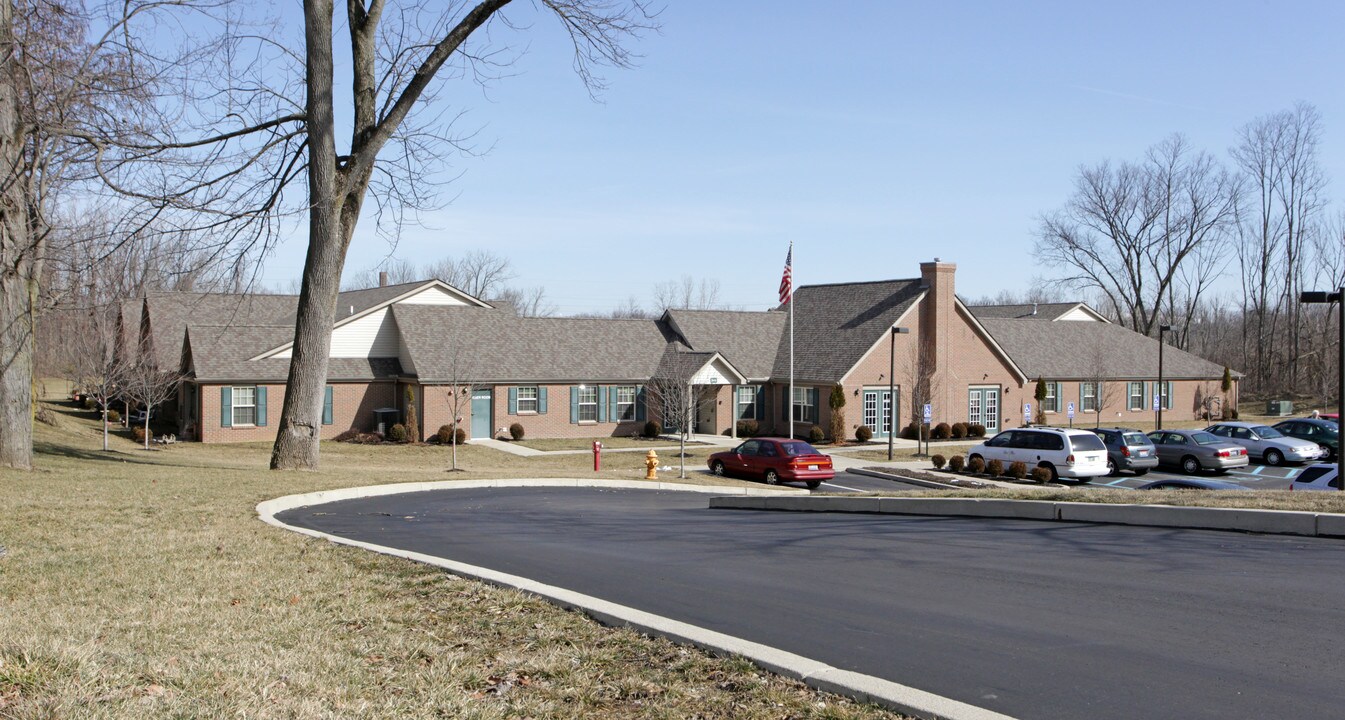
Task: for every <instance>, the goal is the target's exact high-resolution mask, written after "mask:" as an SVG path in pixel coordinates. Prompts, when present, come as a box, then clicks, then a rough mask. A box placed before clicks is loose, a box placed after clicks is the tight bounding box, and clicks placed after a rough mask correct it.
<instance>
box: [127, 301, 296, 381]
mask: <svg viewBox="0 0 1345 720" xmlns="http://www.w3.org/2000/svg"><path fill="white" fill-rule="evenodd" d="M297 303H298V296H297V295H226V294H222V293H162V294H156V295H150V296H148V297H146V298H145V311H146V312H147V313H148V316H149V332H150V335H149V341H150V348H151V352H152V353H153V354H154V360H155V362H156V363H157V364H158V366H159V367H160V368H176V367H177V366H178V363H179V361H180V360H181V357H182V339H183V334H184V332H185V331H186V329H187V326H188V325H191V324H205V323H209V324H212V325H222V326H231V325H236V326H240V327H241V326H265V325H286V324H289V325H290V326H291V330H290V333H291V335H293V329H292V328H293V325H292V323H293V319H294V308H295V305H296V304H297ZM282 342H283V341H282ZM262 349H263V350H264V349H265V348H262ZM258 352H260V350H259V351H258Z"/></svg>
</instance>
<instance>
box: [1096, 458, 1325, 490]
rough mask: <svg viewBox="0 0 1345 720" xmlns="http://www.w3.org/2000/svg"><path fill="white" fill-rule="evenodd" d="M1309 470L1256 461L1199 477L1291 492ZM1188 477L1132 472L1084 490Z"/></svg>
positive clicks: (1253, 488)
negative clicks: (1300, 474)
mask: <svg viewBox="0 0 1345 720" xmlns="http://www.w3.org/2000/svg"><path fill="white" fill-rule="evenodd" d="M1305 467H1307V465H1297V466H1294V465H1288V466H1283V465H1282V466H1279V467H1271V466H1269V465H1261V464H1258V463H1257V462H1256V461H1252V463H1251V464H1250V465H1248V466H1247V467H1245V468H1239V469H1237V470H1230V471H1228V473H1226V474H1224V475H1215V474H1213V473H1201V474H1200V475H1199V476H1198V477H1205V478H1214V479H1217V480H1224V481H1226V482H1231V483H1236V484H1238V485H1242V486H1244V487H1246V488H1247V489H1248V490H1288V489H1289V485H1290V484H1292V482H1293V479H1294V476H1295V475H1297V474H1299V473H1300V472H1302V471H1303V468H1305ZM1184 477H1191V476H1189V475H1183V474H1182V473H1180V472H1173V471H1169V470H1153V471H1150V472H1149V473H1148V474H1147V475H1143V476H1136V475H1134V474H1132V473H1121V474H1120V475H1118V476H1116V477H1106V476H1104V477H1100V478H1097V479H1095V480H1093V481H1092V482H1089V483H1087V484H1086V485H1084V487H1104V488H1135V487H1139V486H1140V485H1143V484H1145V483H1150V482H1153V481H1155V480H1162V479H1163V478H1184Z"/></svg>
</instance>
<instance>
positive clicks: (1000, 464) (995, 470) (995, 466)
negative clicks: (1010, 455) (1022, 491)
mask: <svg viewBox="0 0 1345 720" xmlns="http://www.w3.org/2000/svg"><path fill="white" fill-rule="evenodd" d="M985 471H986V472H988V473H990V477H999V476H1000V475H1003V474H1004V461H1002V460H991V461H990V462H989V463H987V464H986V466H985Z"/></svg>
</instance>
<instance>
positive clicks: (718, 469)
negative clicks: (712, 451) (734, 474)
mask: <svg viewBox="0 0 1345 720" xmlns="http://www.w3.org/2000/svg"><path fill="white" fill-rule="evenodd" d="M710 472H712V473H714V474H716V475H718V476H719V477H724V463H722V462H719V461H718V460H716V461H714V464H713V465H711V466H710Z"/></svg>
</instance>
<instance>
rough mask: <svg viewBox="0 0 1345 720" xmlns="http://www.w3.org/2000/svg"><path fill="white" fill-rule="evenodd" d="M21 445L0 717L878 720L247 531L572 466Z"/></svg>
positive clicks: (370, 454)
mask: <svg viewBox="0 0 1345 720" xmlns="http://www.w3.org/2000/svg"><path fill="white" fill-rule="evenodd" d="M37 431H38V440H39V448H40V454H39V457H38V459H37V469H36V470H34V471H33V472H31V473H17V472H10V471H6V472H0V486H2V487H3V492H0V517H3V518H4V522H3V524H0V544H4V545H5V546H7V547H8V549H9V554H8V555H7V556H6V557H4V558H3V559H0V717H3V718H6V719H11V718H13V719H17V718H25V719H26V718H56V717H81V718H170V717H172V718H178V717H226V716H229V717H249V718H329V717H396V718H403V717H405V718H443V717H453V718H504V717H537V718H553V717H559V718H644V717H655V718H659V717H662V718H685V717H706V718H779V717H819V718H882V717H893V716H892V715H890V714H888V713H886V712H884V711H882V710H879V709H876V708H873V707H870V706H864V705H860V704H858V703H853V702H851V701H848V700H845V699H842V698H837V697H835V696H831V695H826V694H822V693H817V692H814V691H812V690H810V689H808V688H806V687H805V686H803V685H802V684H800V683H797V682H793V681H787V680H783V679H781V678H778V677H775V676H771V675H769V674H767V673H764V672H762V671H760V670H758V669H757V668H755V667H754V666H752V665H750V664H749V663H747V662H745V661H742V660H741V659H721V658H714V657H711V656H709V655H707V654H705V653H702V652H699V651H696V650H693V649H689V648H685V647H680V646H676V645H673V644H671V643H668V642H665V641H661V640H655V639H650V638H646V637H643V636H641V635H639V634H637V633H635V632H631V631H629V630H614V629H608V628H603V627H601V626H599V625H597V624H596V623H594V622H592V621H590V620H588V619H587V618H586V617H584V616H582V615H579V614H576V613H573V612H567V611H564V610H560V609H558V608H555V607H553V606H551V605H549V604H547V603H545V602H543V601H540V600H538V599H536V598H533V597H531V596H528V595H525V594H522V593H519V592H515V591H510V590H503V589H499V588H494V587H490V586H487V585H483V584H480V583H477V582H473V581H468V580H462V579H459V578H456V577H453V576H451V575H447V574H445V573H443V572H442V571H440V570H438V569H434V568H429V567H425V566H421V565H417V564H414V563H411V562H407V561H403V560H398V559H394V558H389V557H384V556H381V555H375V554H370V553H367V552H364V551H361V550H357V549H353V548H347V547H343V546H338V545H334V544H330V543H325V542H321V541H317V540H313V539H310V538H306V537H302V536H299V535H295V534H291V533H288V532H285V531H283V530H279V529H277V528H273V527H270V526H267V525H264V524H263V523H261V522H260V521H258V520H257V518H256V515H255V512H254V506H255V505H256V503H258V502H259V501H261V500H264V499H268V498H271V497H275V496H278V495H284V494H290V493H298V492H309V491H314V490H319V489H324V488H335V487H345V486H350V485H363V484H372V483H376V482H400V481H411V480H430V479H435V480H442V479H448V478H464V479H467V478H480V477H500V476H515V477H517V476H534V477H535V476H586V477H592V476H593V473H592V472H591V471H590V469H589V467H588V465H587V464H588V462H589V459H588V458H587V457H586V456H582V455H581V456H568V457H567V456H562V457H551V458H538V459H536V460H526V459H521V458H515V457H512V456H507V455H504V454H502V453H498V452H495V451H492V450H487V449H483V448H474V447H464V448H460V449H459V453H460V458H459V459H460V465H461V466H462V467H464V468H466V469H467V470H468V472H465V473H456V474H452V475H449V474H446V473H445V472H444V469H445V467H446V466H447V452H448V451H447V450H446V449H444V448H438V447H410V446H379V447H364V446H354V445H338V444H330V443H329V444H326V445H324V447H323V462H324V469H323V470H322V471H320V472H313V473H297V472H286V473H274V472H269V471H267V470H265V466H266V457H267V452H268V447H267V446H266V445H265V444H249V445H241V446H239V445H231V446H203V445H197V444H181V445H176V446H171V447H168V448H166V449H162V450H158V451H154V452H146V451H143V450H138V449H136V447H135V446H134V445H133V443H132V442H131V441H130V440H129V439H127V438H124V437H118V438H116V440H115V445H114V450H113V452H110V453H107V454H104V453H102V452H101V451H99V450H98V449H97V448H98V434H97V431H96V428H95V427H94V426H93V424H92V423H91V422H89V421H87V420H85V419H82V418H80V417H77V416H74V415H70V414H66V415H62V417H61V419H60V426H59V428H50V427H46V426H42V425H39V426H38V430H37ZM627 458H628V459H629V460H630V462H626V461H625V460H626V459H627ZM700 462H703V459H702V460H701V461H700ZM608 467H609V468H610V469H609V470H606V471H604V472H603V473H602V474H601V475H602V476H603V477H623V478H632V477H636V476H637V475H640V474H642V471H643V467H642V465H641V464H640V457H639V455H638V454H625V455H613V456H611V458H610V459H609V463H608ZM665 477H666V475H665ZM894 651H897V650H896V649H894Z"/></svg>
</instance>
